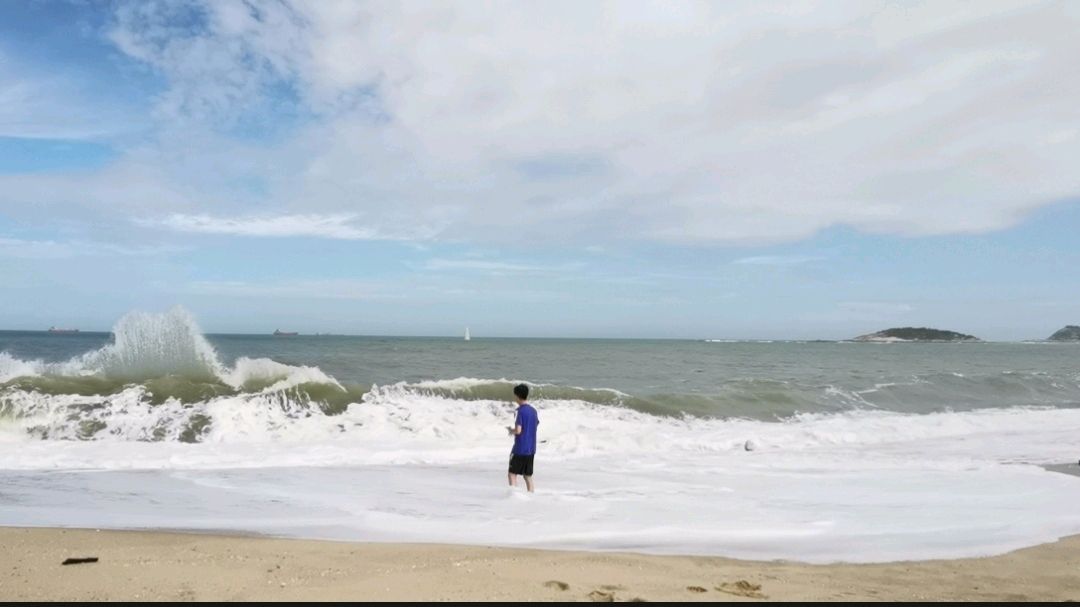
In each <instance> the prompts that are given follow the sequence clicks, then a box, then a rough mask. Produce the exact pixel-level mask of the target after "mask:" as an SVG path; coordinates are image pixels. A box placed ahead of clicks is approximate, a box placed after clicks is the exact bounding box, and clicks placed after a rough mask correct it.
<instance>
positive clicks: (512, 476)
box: [506, 472, 529, 487]
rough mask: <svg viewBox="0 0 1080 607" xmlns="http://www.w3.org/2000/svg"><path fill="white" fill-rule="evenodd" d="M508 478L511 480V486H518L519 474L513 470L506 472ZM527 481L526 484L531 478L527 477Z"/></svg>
mask: <svg viewBox="0 0 1080 607" xmlns="http://www.w3.org/2000/svg"><path fill="white" fill-rule="evenodd" d="M506 480H508V481H510V486H511V487H517V475H516V474H514V473H513V472H507V473H506ZM525 483H526V484H528V483H529V478H528V477H525Z"/></svg>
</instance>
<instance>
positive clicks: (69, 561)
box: [60, 556, 98, 565]
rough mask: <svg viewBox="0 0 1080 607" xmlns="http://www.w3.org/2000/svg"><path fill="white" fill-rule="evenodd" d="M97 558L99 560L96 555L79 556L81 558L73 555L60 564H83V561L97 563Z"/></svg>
mask: <svg viewBox="0 0 1080 607" xmlns="http://www.w3.org/2000/svg"><path fill="white" fill-rule="evenodd" d="M97 560H98V558H97V557H96V556H84V557H79V558H75V557H72V558H67V559H64V562H63V563H60V564H61V565H81V564H82V563H96V562H97Z"/></svg>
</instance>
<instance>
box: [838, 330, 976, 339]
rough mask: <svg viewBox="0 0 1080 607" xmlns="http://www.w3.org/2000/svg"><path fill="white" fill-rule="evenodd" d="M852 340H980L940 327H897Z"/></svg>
mask: <svg viewBox="0 0 1080 607" xmlns="http://www.w3.org/2000/svg"><path fill="white" fill-rule="evenodd" d="M852 341H871V342H886V343H892V342H954V341H981V340H980V339H979V338H978V337H975V336H974V335H965V334H963V333H957V332H956V331H942V330H941V329H928V328H926V327H918V328H916V327H899V328H893V329H885V330H884V331H878V332H877V333H870V334H868V335H860V336H858V337H856V338H855V339H853V340H852Z"/></svg>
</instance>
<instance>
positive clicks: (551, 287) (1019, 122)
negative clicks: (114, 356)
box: [0, 0, 1080, 339]
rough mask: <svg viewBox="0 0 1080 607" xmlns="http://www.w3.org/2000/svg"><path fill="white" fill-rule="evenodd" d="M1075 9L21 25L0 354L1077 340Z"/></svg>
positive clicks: (718, 8)
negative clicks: (169, 315)
mask: <svg viewBox="0 0 1080 607" xmlns="http://www.w3.org/2000/svg"><path fill="white" fill-rule="evenodd" d="M1078 25H1080V7H1078V6H1077V5H1076V4H1075V3H1068V2H1000V3H977V4H972V3H952V2H933V3H926V4H918V3H906V4H903V5H895V4H886V3H882V4H877V3H871V2H854V3H837V2H828V3H820V4H817V3H805V4H791V5H787V6H784V7H782V8H778V7H777V6H771V7H770V6H764V5H761V4H760V3H734V2H732V3H690V2H682V3H671V2H666V3H647V2H618V3H600V2H598V3H589V4H587V5H582V4H580V3H571V2H566V3H562V2H552V3H544V4H543V5H537V6H524V5H520V4H519V3H510V2H505V3H504V2H497V3H493V4H490V5H487V6H484V7H480V6H479V5H473V4H471V3H459V4H457V5H454V4H449V3H436V4H425V3H410V4H409V5H407V6H398V5H395V4H390V3H365V2H340V3H339V2H333V1H326V2H308V3H293V2H257V1H253V2H245V3H241V2H226V1H220V2H218V1H205V2H204V1H202V0H185V1H182V2H180V1H176V2H130V3H129V2H19V3H16V2H9V3H2V4H0V283H2V286H0V293H2V295H3V296H2V297H0V326H3V327H4V328H23V329H39V328H47V327H48V326H51V325H63V326H77V327H81V328H83V329H85V330H89V329H107V328H108V327H110V326H111V325H112V323H113V322H114V321H115V320H116V319H117V318H118V317H120V316H121V315H123V314H124V313H125V312H127V311H129V310H132V309H145V310H160V309H164V308H168V307H171V306H173V305H176V304H181V305H183V306H185V307H187V308H189V309H190V310H191V311H192V312H193V313H194V314H195V316H196V317H197V318H198V319H199V321H200V323H201V324H202V325H203V327H204V329H206V330H208V331H215V332H233V331H235V332H256V333H262V332H269V331H272V330H273V329H275V328H282V329H288V330H297V331H302V332H315V331H331V332H338V333H359V334H398V335H452V334H460V333H461V332H462V331H463V329H464V327H465V326H469V327H470V328H471V330H472V333H473V335H474V336H477V337H482V336H486V335H490V336H593V337H679V338H683V337H686V338H761V339H778V338H780V339H782V338H794V339H815V338H822V339H829V338H845V337H850V336H853V335H857V334H860V333H865V332H870V331H873V330H877V329H881V328H885V327H888V326H898V325H918V326H923V325H926V326H935V327H940V328H946V329H954V330H959V331H963V332H966V333H972V334H975V335H978V336H981V337H984V338H988V339H1029V338H1042V337H1045V336H1047V335H1049V334H1050V333H1052V332H1053V331H1054V330H1056V329H1058V328H1060V327H1061V326H1062V325H1064V324H1067V323H1071V324H1077V323H1080V281H1077V280H1075V276H1076V268H1077V267H1080V238H1077V237H1076V235H1077V234H1078V233H1080V171H1077V170H1076V165H1077V161H1078V160H1080V109H1078V108H1080V73H1077V71H1076V70H1075V69H1074V66H1073V65H1072V61H1073V58H1075V57H1076V56H1078V54H1080V42H1078V41H1077V40H1076V36H1075V35H1074V32H1075V31H1076V30H1077V26H1078Z"/></svg>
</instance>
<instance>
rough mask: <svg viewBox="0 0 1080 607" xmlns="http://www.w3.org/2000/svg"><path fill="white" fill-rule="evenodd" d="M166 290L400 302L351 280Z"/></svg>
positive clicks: (381, 289)
mask: <svg viewBox="0 0 1080 607" xmlns="http://www.w3.org/2000/svg"><path fill="white" fill-rule="evenodd" d="M163 288H164V289H165V290H178V291H181V292H184V293H191V294H195V295H214V296H223V297H258V298H265V297H271V298H278V297H286V298H295V299H351V300H362V301H370V300H389V299H403V298H404V296H403V295H401V294H394V293H388V292H387V291H386V288H385V287H384V286H382V285H378V284H374V283H369V282H364V281H358V280H351V279H337V280H335V279H325V280H302V281H289V282H269V283H256V282H245V281H195V282H191V283H187V284H185V285H182V286H181V287H179V288H174V287H172V286H170V285H163Z"/></svg>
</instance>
